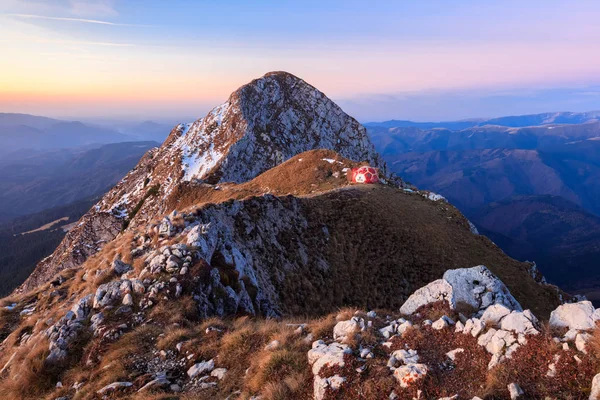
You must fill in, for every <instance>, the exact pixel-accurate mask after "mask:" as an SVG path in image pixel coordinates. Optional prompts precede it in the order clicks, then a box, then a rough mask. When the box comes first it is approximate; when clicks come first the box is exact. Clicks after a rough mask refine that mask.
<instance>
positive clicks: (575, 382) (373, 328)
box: [0, 245, 600, 400]
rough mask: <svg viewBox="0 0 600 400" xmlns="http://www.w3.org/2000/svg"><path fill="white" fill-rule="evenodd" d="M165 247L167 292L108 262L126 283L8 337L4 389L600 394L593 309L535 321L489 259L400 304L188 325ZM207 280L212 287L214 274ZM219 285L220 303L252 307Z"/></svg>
mask: <svg viewBox="0 0 600 400" xmlns="http://www.w3.org/2000/svg"><path fill="white" fill-rule="evenodd" d="M198 247H202V246H200V245H199V246H198ZM169 253H170V254H169V255H168V256H167V255H165V257H164V258H165V261H166V263H167V266H166V268H169V269H177V271H178V274H179V275H180V276H181V277H182V279H181V280H178V281H177V282H175V280H173V282H172V283H173V284H174V285H172V286H170V287H169V288H167V287H165V286H164V285H159V286H162V287H159V286H152V285H150V286H148V285H147V284H144V280H137V279H127V278H126V276H127V274H128V272H130V271H131V270H132V267H131V266H129V265H127V264H125V263H123V262H122V261H120V260H118V259H117V260H115V262H114V263H113V265H112V268H113V272H114V273H116V274H121V276H122V278H123V279H121V280H117V281H112V282H109V283H107V284H102V285H100V286H99V287H98V288H97V289H96V291H95V293H93V294H92V295H87V296H85V297H83V298H81V299H80V300H78V301H76V302H75V303H74V305H73V306H72V307H71V309H70V310H66V311H61V314H59V315H56V321H55V322H54V318H52V317H50V318H48V319H47V320H46V321H42V320H38V322H37V323H35V324H34V325H33V326H31V325H30V326H27V325H26V326H24V327H22V328H20V329H19V330H18V331H16V332H13V333H12V334H10V335H9V336H8V337H7V338H6V339H4V341H3V343H2V348H3V353H2V354H3V357H2V366H3V367H2V369H1V370H0V377H1V378H0V394H1V395H2V397H3V398H47V399H87V398H103V399H113V398H136V399H147V398H157V399H159V398H160V399H163V398H164V399H167V398H169V399H174V398H181V399H215V398H220V399H250V398H252V399H292V398H293V399H310V398H314V399H318V400H321V399H538V398H539V399H550V398H551V399H587V398H589V399H600V374H598V375H596V374H597V372H598V371H600V357H599V354H600V340H599V338H600V336H598V332H597V327H596V321H597V320H598V319H600V310H595V309H594V307H593V306H592V305H591V303H590V302H587V301H581V302H578V303H569V304H563V305H561V306H559V307H558V308H557V309H556V310H554V311H553V312H552V313H551V316H550V320H549V322H548V323H547V324H546V323H541V322H540V321H539V320H538V319H537V318H536V317H535V316H534V315H533V314H532V313H531V311H529V310H523V309H522V308H521V305H520V304H519V302H518V301H517V300H516V299H515V298H514V297H513V296H512V295H511V293H510V292H509V290H508V289H507V287H506V286H505V285H504V284H503V283H502V282H501V281H500V280H499V279H498V278H496V277H495V276H494V275H493V274H492V273H491V272H490V271H489V270H488V269H487V268H486V267H484V266H478V267H474V268H466V269H455V270H448V271H447V272H446V273H445V274H444V276H443V278H442V279H438V280H436V281H434V282H431V283H430V284H428V285H426V286H425V287H423V288H421V289H419V290H417V291H416V292H415V293H414V294H413V295H411V296H410V297H409V298H408V299H407V301H406V302H404V304H403V305H402V307H401V308H400V310H399V311H384V310H377V311H368V312H365V311H360V310H353V309H344V310H342V311H340V312H338V313H336V314H331V315H329V316H327V317H323V318H319V319H299V318H295V319H293V320H289V319H282V320H275V319H266V320H265V319H262V318H248V317H237V318H233V319H227V318H225V319H220V318H214V317H213V318H206V319H202V320H201V321H199V322H196V323H193V322H191V321H190V320H189V319H188V318H189V317H190V314H193V313H194V312H195V304H193V303H194V300H196V301H197V300H198V299H191V298H182V297H180V296H181V293H182V290H183V289H182V287H183V285H185V284H186V283H185V275H187V274H188V273H189V265H186V264H189V260H188V261H186V258H187V257H189V254H188V253H187V251H186V250H185V249H184V248H178V247H175V248H171V249H170V250H169ZM175 257H176V259H177V260H181V262H177V261H175ZM169 258H170V259H169ZM152 259H154V258H152ZM161 260H162V258H161ZM167 260H168V261H167ZM157 265H159V262H158V261H156V262H154V263H152V262H151V263H150V265H149V267H148V270H147V272H146V273H148V274H150V273H152V268H157ZM186 268H187V269H188V271H186ZM68 280H72V278H65V279H64V280H63V279H61V278H58V279H57V280H56V281H55V282H53V283H52V285H53V286H54V287H55V290H60V288H61V286H62V285H64V284H65V282H67V281H68ZM211 284H213V285H216V286H217V287H221V283H219V282H218V278H217V277H216V276H215V277H214V279H213V280H212V281H211ZM222 290H223V291H224V293H223V298H222V300H223V301H222V302H221V303H220V304H221V307H233V306H234V303H237V304H235V307H238V308H241V309H244V307H245V308H249V307H251V302H250V301H249V300H248V299H244V298H243V297H240V296H237V297H236V296H233V294H227V289H226V288H223V289H222ZM168 296H172V298H173V300H172V301H171V302H170V303H162V305H159V306H156V307H154V308H152V303H153V301H156V299H157V298H159V297H165V298H166V297H168ZM134 299H135V300H134ZM23 301H24V302H26V299H23V300H22V302H23ZM134 301H135V303H139V311H138V312H132V307H135V305H134ZM2 310H3V311H2V314H1V315H2V318H3V321H4V322H9V318H10V316H12V317H16V316H17V315H18V316H19V317H20V318H27V316H34V315H35V313H36V305H27V304H23V303H12V304H8V305H3V307H2ZM246 311H250V310H246ZM119 316H127V317H126V318H125V319H123V318H119ZM159 321H160V325H159V324H158V322H159ZM161 325H162V326H164V328H163V327H162V326H161ZM44 326H46V327H44ZM36 331H37V332H38V334H36ZM88 341H89V342H88ZM86 343H87V345H86Z"/></svg>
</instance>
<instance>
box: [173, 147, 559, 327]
mask: <svg viewBox="0 0 600 400" xmlns="http://www.w3.org/2000/svg"><path fill="white" fill-rule="evenodd" d="M323 159H334V160H338V161H339V163H338V162H334V163H329V162H328V161H324V160H323ZM359 164H360V163H355V162H352V161H349V160H347V159H344V158H343V157H341V156H339V155H337V154H336V153H335V152H333V151H330V150H313V151H308V152H305V153H302V154H299V155H297V156H295V157H293V158H291V159H290V160H288V161H286V162H285V163H283V164H281V165H279V166H278V167H276V168H273V169H271V170H269V171H267V172H265V173H263V174H261V175H260V176H258V177H257V178H255V179H253V180H252V181H250V182H246V183H243V184H233V183H225V184H221V185H219V186H218V189H215V186H213V185H207V184H202V183H190V184H186V185H182V186H180V187H179V188H178V189H177V190H176V191H175V192H174V193H173V194H172V195H171V196H170V198H169V200H168V204H169V206H168V207H167V208H166V209H168V210H170V209H178V210H183V209H190V208H196V209H198V210H199V212H202V211H201V210H202V208H203V207H205V206H207V205H209V204H210V203H217V204H218V203H223V202H225V201H227V200H231V199H235V200H243V199H249V198H252V197H255V196H261V195H262V194H264V193H271V194H273V195H277V196H284V197H282V198H281V200H282V201H283V202H284V203H287V202H289V201H290V197H285V196H286V195H293V196H298V197H301V199H300V202H301V204H302V206H303V212H304V213H305V214H306V215H307V217H308V220H309V227H308V229H307V230H304V229H298V230H296V231H294V232H289V238H282V241H284V242H286V241H287V242H288V246H286V247H287V249H288V252H287V254H281V255H279V256H277V257H275V255H274V257H272V258H271V260H270V261H269V259H267V260H266V262H267V263H268V264H269V265H265V266H266V267H267V268H270V269H271V270H272V272H273V274H277V275H281V274H282V265H284V264H285V262H281V260H279V259H281V258H292V259H293V258H294V257H295V256H294V253H296V252H297V251H298V247H299V246H298V243H299V242H302V243H303V244H304V245H305V246H307V247H308V248H310V249H313V251H315V252H318V253H322V252H323V253H325V258H326V259H327V262H328V264H330V265H331V269H330V270H323V268H322V267H320V266H319V264H318V263H316V262H314V260H313V262H312V263H309V268H308V270H307V269H305V268H301V269H298V270H285V274H284V275H285V278H284V282H283V283H281V284H280V285H279V288H278V289H279V293H281V299H282V301H283V304H284V307H285V311H286V312H287V313H288V314H311V315H321V314H325V313H328V312H330V311H331V310H332V309H333V308H335V307H343V306H346V305H354V306H360V307H386V308H387V307H399V306H400V305H401V304H402V303H403V302H404V301H405V300H406V298H407V297H408V296H409V295H410V294H411V293H412V292H414V291H415V290H416V289H418V288H419V287H421V286H423V285H426V284H427V283H429V282H431V281H432V280H435V279H438V278H440V277H441V276H442V275H443V273H444V271H446V270H447V269H452V268H466V267H473V266H475V265H479V264H483V265H486V266H487V267H489V268H490V269H491V270H492V271H493V272H494V273H495V274H497V275H498V276H499V277H500V278H501V279H502V280H503V281H504V282H505V283H506V284H507V286H508V287H509V289H510V290H511V292H512V293H513V294H514V295H515V297H516V298H517V299H518V300H519V302H521V304H522V305H523V307H525V308H531V309H532V311H533V312H534V313H536V315H538V316H540V317H542V318H544V317H547V316H548V315H549V313H550V311H551V310H553V309H554V308H555V307H556V306H557V305H558V298H557V295H556V291H555V290H554V289H552V288H550V287H544V286H540V285H538V284H537V283H535V282H534V280H533V279H532V278H531V277H530V276H529V274H528V272H527V268H528V266H527V264H525V263H521V262H518V261H515V260H513V259H511V258H510V257H508V256H506V255H505V254H504V253H503V252H502V251H501V250H500V249H499V248H498V247H497V246H495V245H494V244H493V243H492V242H490V241H489V240H488V239H487V238H485V237H482V236H476V235H473V234H471V232H470V231H469V226H468V222H467V220H466V219H465V218H464V216H462V214H461V213H460V212H459V211H458V210H457V209H456V208H454V207H453V206H451V205H449V204H447V203H443V202H432V201H429V200H427V199H425V198H424V197H422V196H421V195H419V194H409V193H406V192H404V191H402V190H399V189H396V188H391V187H386V186H384V185H375V186H371V185H367V186H362V185H350V184H348V182H347V180H346V177H345V173H344V172H343V168H351V167H354V166H357V165H359ZM255 217H256V218H261V217H262V215H260V213H258V214H257V215H256V216H255ZM324 227H327V231H328V233H329V234H330V235H331V236H330V237H327V235H326V234H324V230H323V228H324ZM309 256H310V255H309ZM280 263H281V264H282V265H279V264H280Z"/></svg>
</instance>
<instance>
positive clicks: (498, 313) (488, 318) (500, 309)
mask: <svg viewBox="0 0 600 400" xmlns="http://www.w3.org/2000/svg"><path fill="white" fill-rule="evenodd" d="M510 311H511V310H510V309H509V308H508V307H506V306H505V305H503V304H494V305H491V306H489V307H488V308H486V309H485V311H484V312H483V315H482V316H481V320H482V321H483V322H484V323H485V324H486V325H489V324H493V325H496V326H497V325H498V323H499V322H500V320H501V319H502V318H504V317H505V316H507V315H508V314H510Z"/></svg>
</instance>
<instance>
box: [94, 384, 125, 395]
mask: <svg viewBox="0 0 600 400" xmlns="http://www.w3.org/2000/svg"><path fill="white" fill-rule="evenodd" d="M131 386H133V383H131V382H113V383H111V384H110V385H106V386H104V387H103V388H102V389H100V390H98V391H97V392H96V393H98V394H105V393H109V392H112V391H115V390H118V389H125V388H128V387H131Z"/></svg>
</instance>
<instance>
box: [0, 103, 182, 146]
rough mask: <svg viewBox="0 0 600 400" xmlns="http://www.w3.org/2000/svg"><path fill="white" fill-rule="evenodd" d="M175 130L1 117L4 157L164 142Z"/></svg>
mask: <svg viewBox="0 0 600 400" xmlns="http://www.w3.org/2000/svg"><path fill="white" fill-rule="evenodd" d="M171 128H172V126H166V125H162V124H158V123H155V122H152V121H146V122H143V123H141V124H132V125H130V126H128V127H127V128H120V129H115V128H112V127H107V126H100V125H97V124H84V123H82V122H79V121H62V120H57V119H52V118H46V117H39V116H35V115H28V114H3V113H0V155H2V156H6V155H7V154H10V153H11V152H15V151H19V150H48V149H60V148H69V147H81V146H87V145H91V144H95V145H97V144H106V143H119V142H131V141H138V140H140V141H147V140H151V141H157V142H162V141H163V140H164V138H165V137H166V136H167V135H168V133H169V131H170V130H171Z"/></svg>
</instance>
